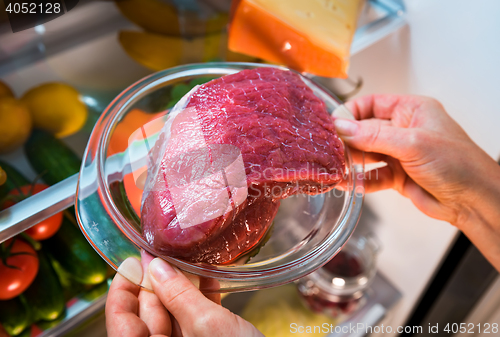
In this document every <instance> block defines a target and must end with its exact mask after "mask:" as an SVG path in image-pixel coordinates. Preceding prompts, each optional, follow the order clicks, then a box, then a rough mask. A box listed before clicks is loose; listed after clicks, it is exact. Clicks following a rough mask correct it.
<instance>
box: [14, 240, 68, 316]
mask: <svg viewBox="0 0 500 337" xmlns="http://www.w3.org/2000/svg"><path fill="white" fill-rule="evenodd" d="M38 259H39V263H40V264H39V268H38V274H37V276H36V278H35V280H34V281H33V283H32V284H31V285H30V286H29V288H28V289H26V291H25V292H24V297H25V298H26V302H27V304H28V306H29V307H30V308H31V313H32V315H33V316H32V317H33V319H34V320H35V321H40V320H44V321H52V320H55V319H56V318H57V317H59V316H60V315H61V313H62V312H63V311H64V309H65V307H66V301H65V299H64V295H63V289H62V286H61V283H60V282H59V278H58V277H57V274H56V272H55V271H54V268H52V265H51V263H50V260H49V258H48V256H47V254H46V253H45V252H44V251H43V249H42V250H40V251H39V252H38Z"/></svg>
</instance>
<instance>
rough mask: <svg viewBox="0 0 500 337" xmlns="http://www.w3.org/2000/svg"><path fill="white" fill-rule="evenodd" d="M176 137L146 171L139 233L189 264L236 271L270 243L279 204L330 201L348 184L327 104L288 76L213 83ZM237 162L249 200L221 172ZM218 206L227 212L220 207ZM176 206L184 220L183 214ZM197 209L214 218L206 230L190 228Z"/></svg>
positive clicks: (256, 75)
mask: <svg viewBox="0 0 500 337" xmlns="http://www.w3.org/2000/svg"><path fill="white" fill-rule="evenodd" d="M169 128H170V129H169V132H170V135H169V139H168V146H166V147H165V146H163V147H161V146H160V145H161V144H160V145H159V144H158V143H161V142H165V141H166V139H165V137H164V135H163V137H162V136H161V137H160V139H159V140H158V141H157V145H156V146H155V150H153V152H155V151H156V153H155V154H154V155H153V162H152V163H151V164H150V166H151V167H148V181H149V185H148V184H147V186H150V187H151V186H153V187H152V188H151V190H149V191H147V192H146V193H144V196H143V198H144V199H143V203H142V210H141V222H142V231H143V235H144V237H145V238H146V240H147V241H148V242H149V243H150V244H151V245H152V246H153V247H154V248H155V249H156V250H158V251H159V252H161V253H163V254H166V255H169V256H173V257H178V258H182V259H185V260H188V261H191V262H208V263H214V264H222V263H228V262H231V261H234V260H235V259H236V258H237V257H239V256H241V255H242V254H243V253H245V252H247V251H249V250H250V249H252V248H253V247H255V245H257V244H258V243H259V241H260V240H261V239H262V238H263V236H264V235H265V233H266V231H267V230H268V229H269V227H270V226H271V224H272V220H273V218H274V216H275V215H276V212H277V210H278V207H279V201H280V200H281V199H283V198H286V197H288V196H290V195H293V194H297V193H308V194H318V193H323V192H326V191H328V190H330V189H332V188H334V186H335V185H336V184H337V183H338V182H339V181H340V180H341V179H342V176H343V174H344V170H345V161H344V149H343V145H342V142H341V141H340V139H339V138H338V136H337V135H336V133H335V130H334V125H333V121H332V119H331V117H330V115H329V114H328V112H327V110H326V107H325V105H324V103H323V102H322V101H321V100H320V99H319V98H317V97H316V96H315V95H314V93H313V92H312V90H311V89H310V88H309V87H307V85H306V84H305V83H304V82H303V81H302V80H301V78H300V77H299V76H298V75H297V74H295V73H293V72H291V71H286V70H279V69H276V68H257V69H252V70H244V71H241V72H239V73H236V74H233V75H227V76H224V77H221V78H218V79H215V80H213V81H210V82H208V83H206V84H204V85H203V86H201V87H199V88H198V89H197V90H196V91H195V92H194V93H193V94H192V95H191V96H190V97H189V98H188V100H187V104H186V106H185V107H184V110H183V111H182V113H181V114H179V115H178V116H177V117H176V118H175V120H174V122H173V123H172V125H171V126H170V127H169ZM200 135H201V136H200ZM167 138H168V137H167ZM200 147H202V148H204V149H206V150H203V151H202V150H200ZM162 151H164V152H162ZM186 154H188V155H186ZM219 157H221V158H222V157H224V158H230V160H228V161H227V162H224V160H222V161H221V160H220V159H219ZM173 158H176V159H175V160H174V159H173ZM179 158H184V159H183V160H184V161H179ZM186 158H187V159H186ZM193 158H194V159H193ZM200 158H202V159H200ZM238 158H240V159H242V161H241V166H242V169H241V170H242V171H243V170H244V173H245V175H246V177H244V178H243V179H244V185H245V186H244V190H245V193H247V187H248V195H247V194H245V196H244V198H245V199H244V200H243V199H241V198H240V197H239V195H240V194H241V191H242V186H239V188H238V186H237V187H234V186H233V185H234V184H232V183H231V181H230V179H232V178H231V177H232V175H230V174H229V173H228V170H225V171H224V167H226V168H227V167H228V166H227V165H230V164H231V163H236V164H234V165H237V164H238ZM234 165H233V167H237V166H234ZM153 167H156V170H154V169H152V168H153ZM221 169H222V170H223V171H224V172H225V174H224V173H220V174H219V173H217V172H220V170H221ZM207 174H211V177H212V178H210V179H209V180H207V179H208V178H207ZM217 174H219V176H217ZM172 177H174V178H172ZM213 177H216V178H213ZM174 180H175V182H176V184H177V182H180V183H179V184H181V183H186V182H193V181H197V182H195V183H193V185H192V186H193V187H192V191H194V192H193V193H198V194H197V195H196V196H194V195H189V193H190V192H189V190H188V191H187V192H186V191H181V192H176V191H177V187H176V186H174V185H173V181H174ZM228 182H229V185H231V186H233V187H234V188H231V187H230V186H229V185H228ZM169 183H170V185H169ZM200 186H201V187H200ZM207 188H208V192H207ZM202 189H205V190H204V191H205V192H199V191H201V190H202ZM200 193H201V194H200ZM226 193H227V194H228V195H229V197H226V198H225V199H224V197H223V196H224V195H225V194H226ZM221 198H222V199H221ZM238 198H239V199H238ZM187 200H195V201H194V202H192V203H194V204H197V205H194V206H193V205H187V204H189V202H188V201H187ZM213 200H223V202H222V203H221V204H220V205H215V206H213V204H214V202H213ZM224 203H225V204H227V205H228V207H227V209H226V208H225V206H224V205H225V204H224ZM179 204H183V207H185V208H184V209H185V210H186V211H185V212H184V211H182V212H181V213H179V214H178V212H180V211H179V209H180V208H179V206H178V205H179ZM176 205H177V206H176ZM191 206H193V207H191ZM196 207H198V208H196ZM199 207H202V208H201V209H206V212H212V213H213V214H212V215H211V217H208V218H207V219H209V220H207V221H203V222H201V223H197V224H195V225H192V224H189V225H186V224H185V223H184V225H183V221H187V220H188V219H189V218H196V219H197V218H199V216H200V214H199V213H200V212H197V211H196V209H198V210H199V209H200V208H199ZM221 209H223V210H224V211H223V212H220V210H221ZM176 210H177V212H176ZM217 212H219V213H220V214H219V213H217ZM183 219H184V220H183Z"/></svg>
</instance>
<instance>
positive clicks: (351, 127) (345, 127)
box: [334, 118, 358, 137]
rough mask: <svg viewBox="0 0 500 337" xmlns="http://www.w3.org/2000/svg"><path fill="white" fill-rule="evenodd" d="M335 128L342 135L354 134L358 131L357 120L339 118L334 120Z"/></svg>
mask: <svg viewBox="0 0 500 337" xmlns="http://www.w3.org/2000/svg"><path fill="white" fill-rule="evenodd" d="M334 124H335V129H336V130H337V132H338V133H339V134H340V135H342V136H347V137H350V136H354V135H355V134H356V132H357V131H358V124H357V123H356V122H355V121H350V120H348V119H343V118H337V119H336V120H335V121H334Z"/></svg>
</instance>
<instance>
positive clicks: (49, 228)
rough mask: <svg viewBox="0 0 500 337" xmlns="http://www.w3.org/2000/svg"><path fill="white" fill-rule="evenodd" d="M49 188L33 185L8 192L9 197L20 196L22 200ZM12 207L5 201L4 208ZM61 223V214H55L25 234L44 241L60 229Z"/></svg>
mask: <svg viewBox="0 0 500 337" xmlns="http://www.w3.org/2000/svg"><path fill="white" fill-rule="evenodd" d="M48 187H49V186H47V185H45V184H35V185H24V186H21V187H20V188H19V189H17V188H15V189H13V190H12V191H10V192H9V196H14V197H17V196H20V197H21V198H22V199H24V198H27V197H30V196H31V195H34V194H37V193H39V192H41V191H43V190H44V189H46V188H48ZM12 205H14V202H13V201H7V202H5V203H4V208H6V207H10V206H12ZM62 221H63V213H62V212H60V213H57V214H54V215H53V216H51V217H50V218H47V219H45V220H43V221H41V222H39V223H37V224H36V225H34V226H33V227H31V228H29V229H27V230H26V231H25V233H26V234H28V235H29V236H31V237H32V238H33V239H35V240H45V239H48V238H50V237H51V236H52V235H54V234H55V233H56V232H57V231H58V230H59V228H60V227H61V224H62Z"/></svg>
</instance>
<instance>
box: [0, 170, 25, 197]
mask: <svg viewBox="0 0 500 337" xmlns="http://www.w3.org/2000/svg"><path fill="white" fill-rule="evenodd" d="M0 167H2V169H3V170H4V171H5V173H6V174H7V181H6V182H5V183H4V184H3V185H1V186H0V200H2V199H3V198H5V197H6V196H7V194H9V192H10V191H12V190H13V189H15V188H17V187H21V186H24V185H28V184H29V183H30V181H29V180H28V179H26V178H25V177H24V176H23V175H22V174H21V173H19V172H18V171H17V170H16V169H15V168H14V167H13V166H11V165H9V164H7V163H6V162H4V161H0Z"/></svg>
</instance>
